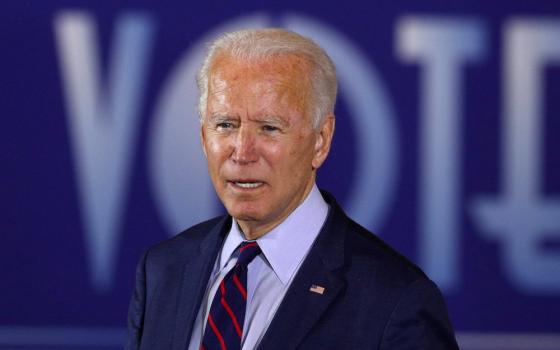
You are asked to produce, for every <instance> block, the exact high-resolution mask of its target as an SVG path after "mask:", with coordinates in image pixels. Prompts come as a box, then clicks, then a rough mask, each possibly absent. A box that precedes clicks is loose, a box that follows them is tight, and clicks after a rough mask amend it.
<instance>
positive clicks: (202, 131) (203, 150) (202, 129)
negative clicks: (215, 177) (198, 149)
mask: <svg viewBox="0 0 560 350" xmlns="http://www.w3.org/2000/svg"><path fill="white" fill-rule="evenodd" d="M200 144H201V145H202V152H204V157H205V158H208V156H207V155H206V135H205V133H204V123H203V122H201V123H200Z"/></svg>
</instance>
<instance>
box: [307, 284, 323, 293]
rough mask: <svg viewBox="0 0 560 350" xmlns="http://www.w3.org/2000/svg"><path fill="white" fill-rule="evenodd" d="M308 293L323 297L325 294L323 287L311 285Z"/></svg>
mask: <svg viewBox="0 0 560 350" xmlns="http://www.w3.org/2000/svg"><path fill="white" fill-rule="evenodd" d="M309 291H310V292H313V293H317V294H321V295H323V293H325V287H321V286H318V285H316V284H312V285H311V287H310V288H309Z"/></svg>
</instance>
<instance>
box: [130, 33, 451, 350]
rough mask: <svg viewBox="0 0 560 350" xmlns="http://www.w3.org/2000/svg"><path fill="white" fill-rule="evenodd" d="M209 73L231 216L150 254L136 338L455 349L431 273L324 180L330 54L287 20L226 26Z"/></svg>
mask: <svg viewBox="0 0 560 350" xmlns="http://www.w3.org/2000/svg"><path fill="white" fill-rule="evenodd" d="M198 84H199V89H200V105H199V110H200V118H201V130H200V135H201V139H202V148H203V151H204V154H205V155H206V158H207V160H208V169H209V173H210V177H211V179H212V182H213V184H214V187H215V189H216V192H217V194H218V196H219V198H220V199H221V201H222V203H223V204H224V206H225V208H226V209H227V212H228V213H229V215H228V216H225V217H218V218H215V219H212V220H209V221H206V222H203V223H201V224H199V225H196V226H194V227H191V228H189V229H188V230H186V231H184V232H183V233H181V234H180V235H178V236H176V237H175V238H172V239H170V240H168V241H165V242H163V243H160V244H158V245H156V246H155V247H153V248H151V249H149V250H148V251H147V252H146V253H145V254H144V256H143V257H142V259H141V261H140V263H139V265H138V270H137V276H136V279H137V281H136V288H135V291H134V294H133V297H132V301H131V306H130V311H129V338H128V345H127V347H128V348H129V349H149V350H154V349H176V350H178V349H181V350H183V349H189V350H194V349H206V350H212V349H221V350H226V349H228V350H230V349H244V350H248V349H265V350H267V349H430V350H433V349H457V344H456V342H455V338H454V335H453V330H452V328H451V325H450V322H449V320H448V317H447V311H446V308H445V305H444V302H443V299H442V297H441V294H440V293H439V291H438V289H437V287H436V286H435V285H434V283H433V282H431V281H430V280H429V279H428V278H427V277H426V276H425V275H424V273H423V272H422V271H421V270H420V269H419V268H418V267H416V266H415V265H413V264H412V263H411V262H409V261H408V260H407V259H405V258H404V257H403V256H401V255H399V254H398V253H396V252H395V251H394V250H392V249H391V248H390V247H389V246H387V245H386V244H385V243H383V242H382V241H381V240H380V239H379V238H377V237H376V236H375V235H373V234H372V233H370V232H368V231H367V230H366V229H364V228H363V227H361V226H359V225H358V224H357V223H355V222H354V221H352V220H351V219H349V218H348V217H347V216H346V215H345V214H344V212H343V211H342V209H341V208H340V207H339V205H338V204H337V202H336V201H335V199H334V198H333V197H332V196H331V195H330V194H328V193H327V192H320V191H319V190H318V189H317V186H316V185H315V177H316V172H317V169H318V168H319V167H320V166H321V164H323V162H324V161H325V159H326V157H327V155H328V153H329V149H330V145H331V140H332V138H333V133H334V129H335V117H334V104H335V100H336V91H337V83H336V75H335V69H334V65H333V64H332V62H331V60H330V59H329V57H328V56H327V55H326V53H325V52H324V51H323V50H322V49H321V48H320V47H319V46H317V45H316V44H315V43H314V42H312V41H311V40H309V39H307V38H304V37H302V36H300V35H298V34H296V33H293V32H289V31H286V30H282V29H264V30H244V31H239V32H233V33H228V34H225V35H223V36H222V37H220V38H218V39H217V40H216V41H214V43H213V44H212V45H211V46H210V48H209V52H208V55H207V57H206V60H205V61H204V64H203V66H202V68H201V70H200V73H199V78H198ZM186 214H188V213H186Z"/></svg>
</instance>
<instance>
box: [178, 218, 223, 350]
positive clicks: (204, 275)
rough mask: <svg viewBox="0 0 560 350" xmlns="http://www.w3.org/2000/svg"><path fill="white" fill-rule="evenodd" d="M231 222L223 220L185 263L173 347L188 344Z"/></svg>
mask: <svg viewBox="0 0 560 350" xmlns="http://www.w3.org/2000/svg"><path fill="white" fill-rule="evenodd" d="M230 222H231V221H230V220H229V217H225V218H224V219H223V220H222V221H220V223H218V224H217V225H216V226H215V227H214V229H212V230H211V231H210V232H209V233H208V235H206V237H204V239H203V240H202V241H201V243H200V245H199V246H198V249H197V250H196V251H195V252H194V253H193V254H191V255H190V256H189V257H188V260H187V261H186V262H185V263H184V268H183V273H182V281H181V287H180V288H181V289H180V294H179V300H178V305H177V319H176V322H175V334H174V337H173V347H172V348H173V349H174V350H184V349H186V347H187V346H188V341H189V340H190V336H191V333H192V328H193V325H194V321H195V319H196V316H197V314H198V310H199V308H200V303H201V301H202V298H203V296H204V292H205V290H206V285H207V284H208V279H209V278H210V274H211V273H212V268H213V267H214V261H215V260H216V256H217V255H218V252H219V251H220V248H221V246H222V242H223V240H224V238H225V235H226V234H227V230H228V228H229V223H230Z"/></svg>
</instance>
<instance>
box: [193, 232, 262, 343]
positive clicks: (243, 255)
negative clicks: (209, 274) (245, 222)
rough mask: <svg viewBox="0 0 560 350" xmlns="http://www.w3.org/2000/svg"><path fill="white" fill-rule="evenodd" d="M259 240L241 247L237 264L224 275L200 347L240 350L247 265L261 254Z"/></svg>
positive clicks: (245, 300) (245, 302)
mask: <svg viewBox="0 0 560 350" xmlns="http://www.w3.org/2000/svg"><path fill="white" fill-rule="evenodd" d="M260 252H261V249H260V248H259V246H258V244H257V242H247V241H245V242H243V243H241V244H240V246H239V258H238V259H237V263H236V264H235V266H234V267H233V269H231V270H230V271H229V272H228V274H227V275H226V276H225V277H224V279H223V280H222V282H221V283H220V287H219V288H218V289H217V290H216V295H214V299H213V300H212V306H210V312H209V313H208V319H207V321H206V329H205V331H204V336H203V337H202V344H201V345H200V350H239V349H240V348H241V339H242V336H243V322H244V321H245V309H246V306H247V265H249V263H250V262H251V261H253V259H254V258H255V257H256V256H257V255H259V254H260Z"/></svg>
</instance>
